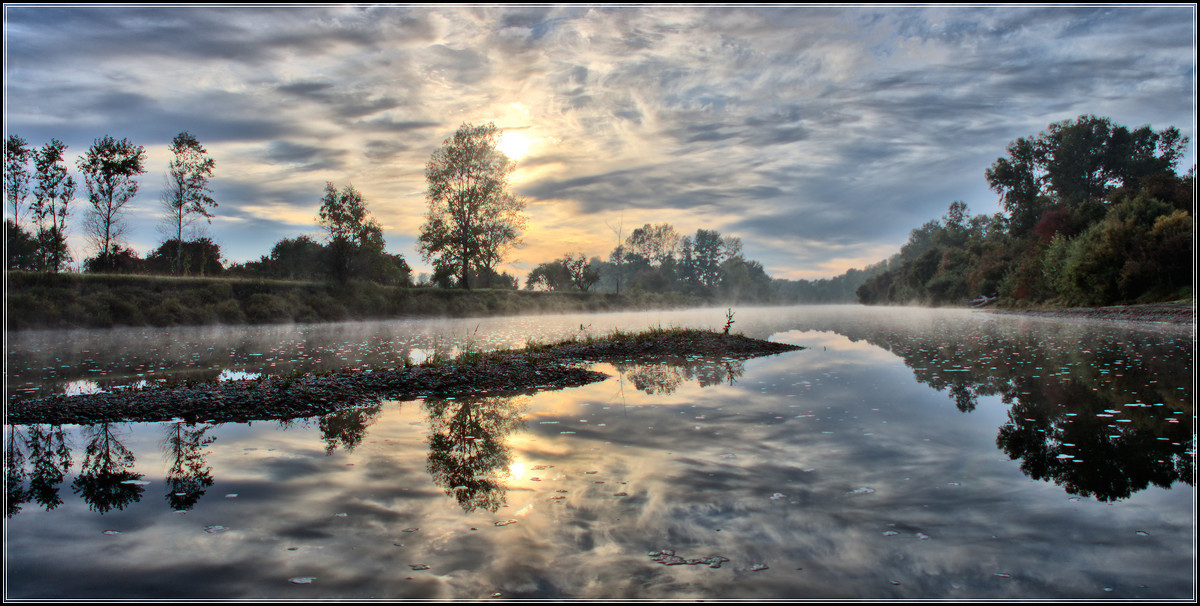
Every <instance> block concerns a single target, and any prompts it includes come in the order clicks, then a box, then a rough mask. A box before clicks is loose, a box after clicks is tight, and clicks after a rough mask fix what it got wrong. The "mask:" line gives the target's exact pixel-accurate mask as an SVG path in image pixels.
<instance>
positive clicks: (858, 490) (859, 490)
mask: <svg viewBox="0 0 1200 606" xmlns="http://www.w3.org/2000/svg"><path fill="white" fill-rule="evenodd" d="M873 492H875V489H874V488H867V487H866V486H863V487H862V488H855V489H854V490H851V491H850V492H847V493H846V494H847V495H856V494H871V493H873Z"/></svg>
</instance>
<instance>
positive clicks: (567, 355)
mask: <svg viewBox="0 0 1200 606" xmlns="http://www.w3.org/2000/svg"><path fill="white" fill-rule="evenodd" d="M799 349H804V348H803V347H800V346H798V345H788V344H785V343H774V342H771V341H764V340H761V339H753V338H750V337H746V336H744V335H740V334H725V333H720V332H714V331H705V330H694V329H684V328H654V329H650V330H647V331H644V332H636V333H627V332H621V331H614V332H613V333H611V334H609V335H607V336H603V337H590V336H587V337H576V338H573V339H568V340H566V341H561V342H558V343H553V344H545V345H543V344H538V343H533V342H530V343H527V344H526V346H525V347H524V348H521V349H510V350H502V351H477V352H472V351H468V352H465V353H464V354H462V355H460V356H458V357H457V358H453V359H432V360H429V361H427V362H426V363H423V364H412V363H406V364H405V365H403V366H402V367H399V368H386V369H368V370H343V371H338V372H329V373H320V374H294V375H287V376H274V377H259V378H255V379H242V380H235V381H222V382H212V383H203V384H198V385H188V386H183V387H147V388H141V389H126V390H118V391H111V392H106V393H95V394H80V395H72V396H67V395H60V396H51V397H47V398H38V399H33V400H23V401H10V402H9V403H8V406H7V410H6V417H7V418H6V419H5V422H6V423H10V424H16V425H26V424H51V425H61V424H92V423H111V422H146V423H153V422H166V421H171V420H175V419H181V420H183V421H185V422H189V423H196V422H205V423H226V422H245V421H258V420H272V419H291V418H298V417H311V416H317V415H322V414H327V413H330V412H334V411H336V410H339V409H342V408H347V407H352V406H359V405H364V404H371V403H375V402H378V401H380V400H384V399H388V400H415V399H419V398H441V399H445V398H460V397H487V396H513V395H521V394H527V393H533V392H536V391H542V390H549V389H564V388H567V387H577V386H580V385H586V384H588V383H593V382H596V381H601V380H604V379H605V378H607V375H605V374H604V373H601V372H597V371H594V370H590V369H588V368H585V366H586V365H588V364H591V363H598V362H606V361H626V360H630V359H655V358H660V359H665V358H680V357H684V358H690V359H698V358H699V359H703V358H710V359H711V358H725V359H749V358H754V357H759V356H767V355H772V354H777V353H782V352H786V351H795V350H799Z"/></svg>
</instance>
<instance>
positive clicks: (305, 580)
mask: <svg viewBox="0 0 1200 606" xmlns="http://www.w3.org/2000/svg"><path fill="white" fill-rule="evenodd" d="M315 580H317V577H292V578H290V579H288V582H289V583H294V584H296V585H309V584H311V583H312V582H313V581H315Z"/></svg>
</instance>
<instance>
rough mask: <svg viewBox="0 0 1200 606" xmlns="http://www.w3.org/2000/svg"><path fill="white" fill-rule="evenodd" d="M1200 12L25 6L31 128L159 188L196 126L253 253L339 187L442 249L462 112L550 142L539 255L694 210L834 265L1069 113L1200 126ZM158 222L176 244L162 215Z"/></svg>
mask: <svg viewBox="0 0 1200 606" xmlns="http://www.w3.org/2000/svg"><path fill="white" fill-rule="evenodd" d="M1194 23H1195V9H1194V7H1192V6H1186V5H1180V6H1150V7H1133V6H1100V7H1083V6H1062V7H1032V8H1025V7H1015V6H1013V7H924V8H922V7H884V6H880V7H857V8H855V7H849V8H838V7H813V6H776V7H670V6H657V7H579V6H530V7H467V8H458V7H389V6H372V7H357V6H341V7H237V6H227V7H200V6H195V7H150V8H146V7H139V6H115V7H114V6H109V7H100V6H96V7H91V6H23V7H21V6H6V7H5V36H6V49H5V51H6V58H5V63H6V75H5V99H6V101H5V103H6V115H5V123H6V128H7V130H8V132H11V133H16V134H20V135H21V136H23V137H25V138H26V139H29V140H30V141H31V142H33V143H34V144H35V145H40V144H41V143H43V142H45V141H47V140H49V138H51V137H56V138H59V139H62V140H64V141H66V142H68V144H70V145H71V146H72V147H71V150H70V151H72V152H75V153H78V152H81V151H83V149H85V148H86V146H87V145H88V144H90V142H91V141H92V140H93V139H95V138H96V137H99V136H102V135H104V134H111V135H113V136H116V137H118V138H120V137H128V138H130V139H132V140H134V141H135V142H136V143H138V144H141V145H145V146H147V148H148V149H152V150H153V151H154V153H152V155H151V166H150V169H151V174H150V175H147V176H146V178H145V180H144V186H143V193H142V194H141V195H140V196H139V197H138V198H137V199H135V201H134V204H140V205H143V206H146V207H152V206H153V204H154V202H156V200H155V195H154V192H153V190H154V188H155V187H156V186H157V185H158V183H159V180H160V177H159V176H158V175H156V174H155V173H159V174H161V172H162V171H163V170H164V169H165V164H166V160H167V157H166V153H165V147H166V145H167V144H168V143H169V141H170V139H171V137H173V136H174V134H175V133H178V132H179V131H182V130H188V131H190V132H192V133H193V134H195V135H196V136H197V137H198V138H199V139H200V140H201V141H202V142H203V143H205V144H206V145H207V146H208V148H209V150H210V151H211V152H212V153H213V155H214V157H215V158H216V159H217V166H218V168H217V172H216V177H215V180H214V187H215V189H216V192H217V193H218V196H219V202H220V203H221V206H220V207H219V209H218V213H219V214H220V213H224V214H225V216H226V219H227V220H225V221H217V222H214V223H213V226H212V228H211V235H212V236H213V237H214V238H215V239H216V240H217V241H218V242H219V243H221V244H222V246H223V250H224V251H225V252H226V253H227V255H228V256H229V257H230V258H232V259H235V260H246V259H252V258H256V257H258V256H259V255H261V254H265V253H266V252H268V251H269V249H270V246H271V245H272V244H273V243H274V242H275V241H277V240H278V239H280V238H282V237H291V236H294V235H297V230H298V229H300V228H301V225H298V218H300V217H309V218H311V217H315V215H316V207H317V204H318V202H319V199H320V195H321V192H322V190H323V185H324V182H325V181H333V182H335V183H339V184H340V183H353V184H354V185H355V187H356V188H358V189H360V190H361V191H362V192H363V193H364V195H365V196H366V198H367V201H368V204H369V205H370V208H371V209H372V211H373V212H374V213H375V214H376V215H378V216H379V217H380V219H381V221H382V222H383V224H384V225H385V226H386V227H387V233H386V236H387V238H388V241H389V242H390V243H391V246H392V248H393V249H394V250H395V251H396V252H401V253H403V254H404V255H405V256H406V257H407V258H408V259H409V260H410V262H413V263H414V264H416V265H420V261H419V257H418V256H417V254H416V250H415V249H414V248H412V242H413V238H414V236H415V234H416V232H417V229H418V228H419V226H420V223H421V221H422V218H423V213H424V198H423V190H424V187H425V184H424V181H423V167H424V164H425V162H426V161H427V160H428V158H429V155H430V154H431V153H432V152H433V150H434V149H436V147H437V146H438V145H439V144H440V143H441V141H442V140H443V139H445V138H446V137H448V136H449V135H450V134H452V132H453V131H454V129H455V128H457V126H458V125H459V124H461V123H463V122H473V123H479V122H485V121H495V122H496V123H497V124H498V125H500V126H503V127H505V128H511V129H518V128H519V129H521V133H522V134H523V135H524V136H525V137H527V138H528V139H529V141H530V142H531V144H530V147H529V150H530V152H529V153H530V155H529V156H527V157H524V158H521V161H522V169H521V171H520V172H519V173H518V175H517V178H516V180H515V181H514V184H515V185H516V187H517V189H518V191H519V192H520V193H521V194H522V195H524V196H527V197H529V198H530V201H531V202H533V203H534V204H531V205H530V212H531V216H530V222H529V231H528V233H527V234H526V237H525V239H526V241H527V242H529V243H530V245H529V246H528V247H527V248H526V249H525V250H524V251H522V252H521V253H520V255H519V257H520V259H519V261H515V262H518V263H519V267H528V266H529V264H530V263H536V262H538V261H541V260H545V259H542V258H540V257H539V256H538V255H543V256H547V255H554V254H555V253H554V252H553V251H555V250H556V249H557V248H562V250H561V251H559V254H561V252H567V250H566V248H567V245H566V242H571V243H572V245H571V246H570V247H569V248H572V249H578V248H579V247H580V246H579V245H580V244H583V248H585V250H584V251H583V252H585V253H588V254H591V255H601V254H605V253H607V251H608V249H609V248H611V246H612V242H610V240H611V239H612V238H611V237H601V236H602V235H603V231H604V230H597V229H595V228H594V227H595V226H596V225H600V224H603V223H605V222H612V223H614V224H615V223H616V222H617V221H618V220H621V221H624V222H625V224H628V225H640V224H642V223H645V222H660V221H663V220H667V218H671V219H673V220H674V222H675V224H676V227H677V228H678V229H679V230H680V231H683V232H691V231H694V230H695V229H697V228H700V227H704V228H716V229H719V230H721V231H722V232H725V233H727V234H729V235H737V236H740V237H741V238H742V240H743V242H745V251H746V253H747V254H748V255H749V256H751V257H752V258H756V259H759V260H761V261H763V262H764V264H765V265H766V266H767V267H768V269H769V270H770V271H772V272H773V273H775V274H777V275H784V276H790V277H801V276H807V277H820V276H829V275H832V274H834V273H837V272H838V271H840V270H841V269H845V267H843V266H842V264H845V263H849V262H851V261H850V260H857V259H871V257H872V256H873V255H881V256H880V257H879V258H882V256H886V252H881V251H887V250H892V251H894V250H895V249H896V248H898V246H899V245H900V244H901V243H902V242H903V240H904V239H905V237H906V236H907V234H908V231H909V230H911V229H912V228H914V227H917V226H919V225H920V224H922V223H924V222H925V221H927V220H929V219H930V218H934V217H937V216H940V215H941V214H942V213H943V212H944V211H945V208H946V207H947V206H948V205H949V203H950V202H951V201H953V200H963V201H965V202H967V203H968V204H969V205H970V206H971V208H972V210H973V211H974V212H995V211H996V210H997V208H996V205H995V195H994V194H992V193H991V192H989V191H988V190H987V187H986V183H984V180H983V171H984V170H985V169H986V168H987V166H988V165H990V164H991V162H992V161H994V160H995V159H996V158H997V157H998V156H1000V155H1002V154H1003V153H1004V146H1005V145H1006V144H1007V143H1008V142H1009V141H1011V140H1013V139H1015V138H1016V137H1019V136H1025V135H1029V134H1034V133H1036V132H1038V131H1040V130H1041V129H1043V128H1044V127H1045V126H1046V125H1047V124H1049V123H1050V122H1053V121H1058V120H1063V119H1068V118H1073V117H1075V116H1077V115H1079V114H1084V113H1091V114H1097V115H1105V116H1109V117H1111V118H1113V119H1114V120H1115V121H1117V122H1120V123H1123V124H1129V125H1134V126H1140V125H1142V124H1151V125H1152V126H1154V127H1155V128H1162V127H1166V126H1169V125H1174V126H1178V127H1179V128H1180V129H1181V130H1183V131H1184V133H1185V134H1186V135H1188V136H1191V137H1193V138H1194V134H1195V133H1194V130H1195V126H1194V121H1193V111H1194V106H1195V88H1194V79H1195V50H1196V49H1195V26H1194ZM1193 162H1194V153H1192V152H1191V151H1190V149H1189V153H1188V156H1187V157H1186V158H1185V163H1186V165H1191V164H1192V163H1193ZM550 208H553V209H555V210H554V211H553V212H550V211H549V210H548V209H550ZM563 209H570V212H569V213H566V212H565V211H563ZM539 212H541V213H542V215H541V216H539V215H538V214H537V213H539ZM699 218H702V219H703V222H700V221H699V220H697V219H699ZM689 219H691V220H692V222H691V223H689ZM251 223H252V224H253V225H254V230H253V231H240V230H242V229H243V227H244V226H245V225H249V224H251ZM133 230H134V243H135V244H137V245H138V246H140V247H143V248H146V247H149V246H153V245H154V244H155V239H156V238H157V237H158V234H157V232H156V231H155V230H154V227H153V213H151V212H146V211H142V212H139V213H138V214H137V218H136V220H135V221H134V225H133ZM580 234H592V235H591V236H590V237H591V238H593V239H592V240H589V241H586V242H582V243H581V242H579V240H578V237H579V235H580ZM872 260H878V259H872ZM867 262H870V260H868V261H867ZM514 267H517V266H514Z"/></svg>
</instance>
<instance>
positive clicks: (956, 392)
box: [823, 320, 1195, 501]
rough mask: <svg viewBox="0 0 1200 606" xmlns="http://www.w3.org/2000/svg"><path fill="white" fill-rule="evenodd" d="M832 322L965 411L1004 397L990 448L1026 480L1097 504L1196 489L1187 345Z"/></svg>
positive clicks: (1147, 338) (1055, 327) (1055, 328)
mask: <svg viewBox="0 0 1200 606" xmlns="http://www.w3.org/2000/svg"><path fill="white" fill-rule="evenodd" d="M834 325H835V326H836V327H835V328H834V330H835V331H836V332H838V333H839V334H842V335H845V336H847V337H848V338H850V340H852V341H858V340H866V341H867V342H869V343H871V344H872V345H875V346H877V347H881V348H883V349H885V350H887V351H890V352H892V353H894V354H896V355H897V356H899V357H901V358H902V359H903V360H904V363H905V364H907V365H908V366H909V367H910V368H912V369H913V373H914V375H915V377H916V379H917V381H919V382H921V383H924V384H926V385H929V386H930V387H933V388H934V389H937V390H939V391H945V392H947V393H948V394H949V395H950V397H951V399H953V400H954V402H955V405H956V406H957V407H958V409H959V410H961V411H963V412H970V411H972V410H974V409H975V407H976V405H977V403H978V398H980V397H985V396H999V397H1000V399H1001V401H1003V402H1004V403H1005V404H1007V405H1008V406H1009V409H1008V421H1007V422H1006V423H1005V424H1004V426H1002V427H1001V428H1000V431H999V434H998V435H997V437H996V444H997V446H998V447H999V448H1000V449H1001V450H1003V451H1004V452H1005V454H1007V455H1008V456H1009V457H1011V458H1012V459H1020V460H1021V469H1022V471H1024V472H1025V473H1026V474H1027V475H1029V476H1030V477H1032V478H1035V479H1038V480H1046V481H1053V482H1055V483H1056V484H1058V485H1060V486H1062V487H1063V489H1064V490H1066V491H1067V492H1068V493H1070V494H1077V495H1080V496H1089V497H1094V498H1096V499H1098V500H1101V501H1111V500H1114V499H1123V498H1127V497H1129V496H1130V495H1132V494H1133V493H1135V492H1138V491H1140V490H1143V489H1145V488H1146V487H1147V486H1149V485H1150V484H1154V485H1156V486H1160V487H1164V488H1166V487H1170V486H1171V485H1172V484H1173V483H1174V482H1176V481H1183V482H1185V483H1186V484H1188V485H1192V484H1193V482H1194V478H1193V476H1194V469H1195V455H1194V454H1193V453H1194V448H1195V436H1194V435H1193V434H1192V431H1191V423H1190V421H1191V419H1192V416H1193V415H1194V410H1195V409H1194V404H1193V402H1192V372H1193V367H1192V363H1191V360H1192V358H1191V352H1190V347H1191V341H1190V340H1188V339H1179V338H1171V337H1170V335H1168V336H1167V337H1164V336H1163V335H1161V334H1155V333H1154V332H1151V331H1122V330H1118V329H1117V328H1111V327H1103V326H1101V327H1097V326H1095V325H1089V324H1080V323H1070V322H1064V323H1061V324H1055V323H1046V322H1042V323H1031V322H1027V321H1020V320H1013V321H994V322H968V323H953V322H935V323H934V324H933V325H921V326H905V325H903V324H901V323H898V322H890V323H889V322H881V323H877V324H871V323H870V322H861V321H847V322H844V323H838V322H835V323H834ZM823 328H824V329H826V330H828V328H829V326H828V324H826V325H825V326H823ZM1171 419H1174V422H1172V421H1171Z"/></svg>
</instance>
